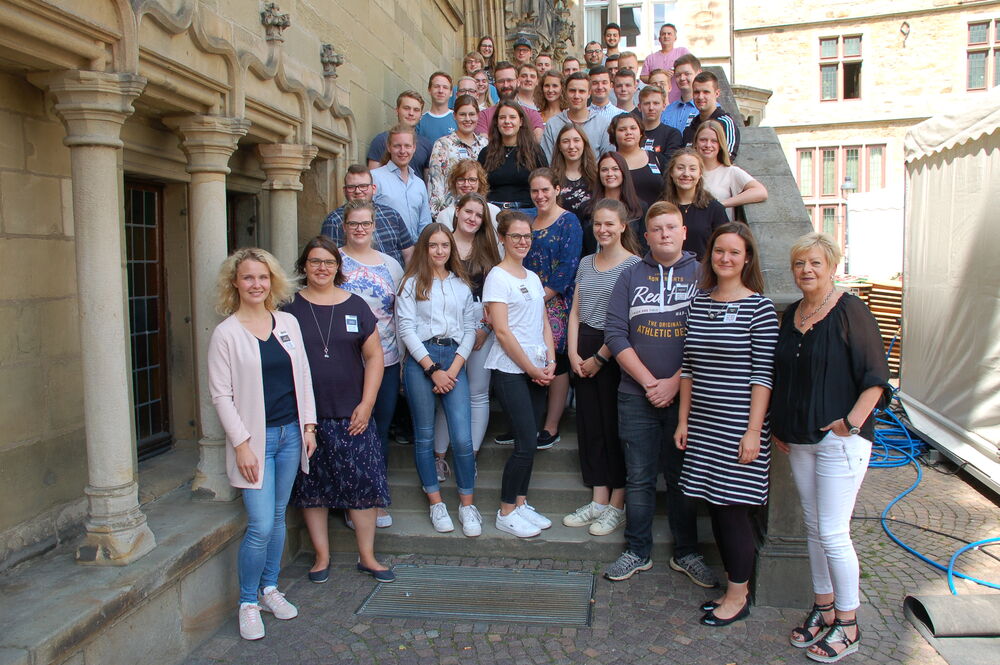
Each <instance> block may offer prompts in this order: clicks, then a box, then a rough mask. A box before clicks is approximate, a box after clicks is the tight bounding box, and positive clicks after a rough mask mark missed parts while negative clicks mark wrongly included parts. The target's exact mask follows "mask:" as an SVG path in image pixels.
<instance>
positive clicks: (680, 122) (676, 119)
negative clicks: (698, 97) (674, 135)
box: [660, 99, 698, 134]
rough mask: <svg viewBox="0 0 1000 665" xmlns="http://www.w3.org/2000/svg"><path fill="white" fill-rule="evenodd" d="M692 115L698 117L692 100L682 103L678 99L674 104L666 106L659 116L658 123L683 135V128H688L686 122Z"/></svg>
mask: <svg viewBox="0 0 1000 665" xmlns="http://www.w3.org/2000/svg"><path fill="white" fill-rule="evenodd" d="M693 115H698V109H697V108H696V107H695V105H694V102H693V101H692V100H688V101H686V102H682V101H681V100H679V99H678V100H677V101H676V102H671V103H670V104H668V105H667V108H665V109H664V110H663V113H662V114H661V115H660V122H662V123H663V124H664V125H668V126H670V127H673V128H674V129H676V130H677V131H679V132H680V133H682V134H683V133H684V128H685V127H687V126H688V121H689V120H690V119H691V116H693Z"/></svg>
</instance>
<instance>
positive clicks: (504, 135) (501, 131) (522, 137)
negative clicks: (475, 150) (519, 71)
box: [479, 100, 547, 217]
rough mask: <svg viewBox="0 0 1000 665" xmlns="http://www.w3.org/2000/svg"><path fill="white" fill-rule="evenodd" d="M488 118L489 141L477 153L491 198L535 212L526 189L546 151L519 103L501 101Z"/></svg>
mask: <svg viewBox="0 0 1000 665" xmlns="http://www.w3.org/2000/svg"><path fill="white" fill-rule="evenodd" d="M496 109H497V110H496V113H495V114H494V115H493V120H492V121H491V122H490V130H489V144H488V145H487V146H486V147H485V148H483V150H482V151H481V152H480V153H479V163H480V164H482V165H483V168H484V169H486V174H487V178H488V181H489V186H490V201H491V202H492V203H494V204H496V205H497V206H498V207H500V208H503V209H520V210H523V211H524V212H525V214H527V215H528V216H529V217H530V216H533V215H534V214H535V210H534V206H533V204H532V203H531V195H530V194H529V192H528V176H529V175H530V174H531V172H532V171H533V170H535V169H536V168H538V167H540V166H545V165H546V163H547V162H546V159H545V153H544V152H542V149H541V148H540V147H539V145H538V143H537V142H536V141H535V138H534V137H533V136H532V134H531V126H530V125H529V123H528V119H527V116H526V115H525V114H524V110H523V109H522V108H521V106H520V105H519V104H517V103H515V102H512V101H507V100H505V101H501V102H500V103H499V104H497V106H496Z"/></svg>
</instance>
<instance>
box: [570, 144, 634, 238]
mask: <svg viewBox="0 0 1000 665" xmlns="http://www.w3.org/2000/svg"><path fill="white" fill-rule="evenodd" d="M602 199H612V200H615V201H621V203H622V204H623V205H624V206H625V214H626V215H627V219H628V224H629V226H631V227H632V231H633V232H634V236H635V237H636V239H637V240H638V242H639V246H640V247H641V248H642V252H641V253H642V254H645V253H646V251H647V250H648V249H649V247H648V246H647V245H646V222H645V216H646V210H647V209H648V208H649V206H648V205H646V204H645V203H644V202H643V201H642V200H641V199H640V198H639V196H638V194H636V193H635V186H634V185H633V184H632V174H631V173H630V172H629V170H628V164H627V163H626V162H625V158H624V157H622V156H621V155H620V154H618V153H617V152H615V151H613V150H612V151H611V152H606V153H604V154H603V155H601V157H600V159H598V160H597V183H596V184H595V185H594V193H593V195H592V196H591V202H592V203H593V202H597V201H600V200H602ZM584 243H585V245H584V247H587V245H586V243H587V239H586V238H584ZM591 244H592V247H593V251H591V252H589V253H590V254H593V253H594V252H596V251H597V244H596V242H594V241H591Z"/></svg>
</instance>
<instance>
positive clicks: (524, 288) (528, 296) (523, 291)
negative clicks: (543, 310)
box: [521, 284, 531, 300]
mask: <svg viewBox="0 0 1000 665" xmlns="http://www.w3.org/2000/svg"><path fill="white" fill-rule="evenodd" d="M521 295H523V296H524V299H525V300H531V292H530V291H528V287H527V286H525V285H524V284H522V285H521Z"/></svg>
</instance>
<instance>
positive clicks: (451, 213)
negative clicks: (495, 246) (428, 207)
mask: <svg viewBox="0 0 1000 665" xmlns="http://www.w3.org/2000/svg"><path fill="white" fill-rule="evenodd" d="M459 198H461V197H459ZM456 200H457V199H456ZM486 205H487V206H488V207H489V211H490V217H491V219H492V222H493V231H494V233H498V232H497V215H499V214H500V213H501V212H502V211H501V210H500V208H499V207H498V206H495V205H493V204H492V203H490V202H489V201H487V202H486ZM437 221H438V222H439V223H441V224H444V225H445V226H447V227H448V230H449V231H454V230H455V204H454V203H452V204H451V205H450V206H448V207H447V208H445V209H444V210H442V211H441V212H439V213H438V216H437Z"/></svg>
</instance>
